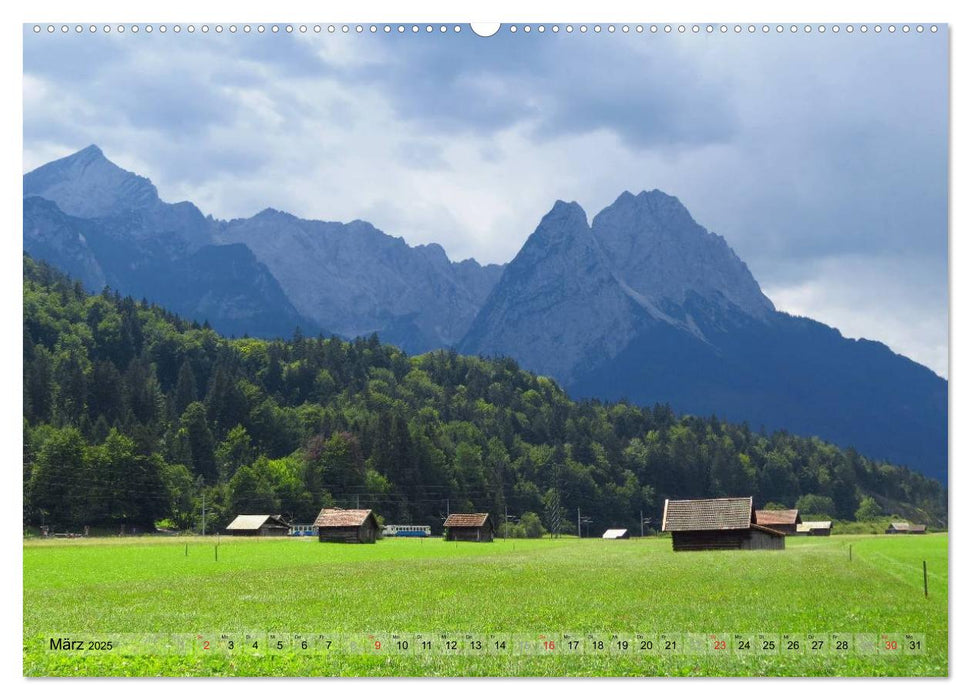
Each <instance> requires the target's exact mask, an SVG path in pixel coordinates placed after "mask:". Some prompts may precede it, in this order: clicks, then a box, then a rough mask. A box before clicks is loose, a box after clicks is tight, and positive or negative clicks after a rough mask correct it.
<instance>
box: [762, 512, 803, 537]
mask: <svg viewBox="0 0 971 700" xmlns="http://www.w3.org/2000/svg"><path fill="white" fill-rule="evenodd" d="M755 522H756V524H758V525H762V526H764V527H767V528H770V529H772V530H775V531H776V532H781V533H782V534H784V535H795V534H796V527H797V526H798V525H799V524H800V523H802V518H800V517H799V511H798V510H797V509H795V508H791V509H788V510H757V511H755Z"/></svg>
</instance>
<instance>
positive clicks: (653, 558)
mask: <svg viewBox="0 0 971 700" xmlns="http://www.w3.org/2000/svg"><path fill="white" fill-rule="evenodd" d="M186 544H188V556H186V554H185V546H186ZM786 544H787V548H786V550H785V551H781V552H779V551H756V552H697V553H692V552H687V553H678V554H675V553H673V552H672V551H671V543H670V540H667V539H662V538H647V539H644V540H629V541H610V542H605V541H601V540H576V539H562V540H556V541H550V540H542V541H523V540H519V541H516V542H515V543H514V542H513V541H512V540H510V541H508V542H501V541H498V542H495V543H493V544H473V543H468V544H466V543H462V544H457V545H456V544H454V543H445V542H442V541H441V540H438V539H434V540H426V541H420V540H383V541H380V542H378V543H377V544H376V545H373V546H365V545H361V546H352V545H336V544H334V545H331V544H320V543H318V542H316V541H313V540H311V539H309V538H300V539H286V540H282V539H281V540H259V541H251V540H241V539H232V540H231V539H229V538H225V537H224V538H222V540H221V545H220V547H219V559H218V561H216V560H215V556H214V554H215V553H214V548H213V539H212V538H208V539H199V538H197V539H188V540H184V539H161V538H152V539H149V538H143V539H125V540H121V539H116V540H108V539H103V540H85V541H80V542H79V541H73V542H69V541H63V540H62V541H50V540H47V541H26V542H25V544H24V550H23V555H24V674H25V675H28V676H75V675H98V676H103V675H126V676H128V675H135V676H141V675H153V676H154V675H182V676H210V675H229V676H232V675H266V676H321V675H323V676H329V675H351V676H359V675H375V676H377V675H381V676H427V675H501V676H509V675H512V676H574V675H581V676H615V675H637V676H657V675H703V676H724V675H729V676H734V675H742V676H753V675H758V676H763V675H786V676H792V675H796V676H806V675H809V676H818V675H823V676H940V675H947V672H948V665H947V663H948V654H947V649H948V647H947V644H948V636H947V630H948V622H947V620H948V617H947V611H948V607H947V593H948V588H947V536H946V535H927V536H924V537H907V536H842V537H836V536H834V537H830V538H790V539H789V540H788V541H787V543H786ZM851 544H852V545H853V560H852V561H850V560H849V557H848V548H849V545H851ZM925 560H926V561H927V566H928V572H929V593H930V595H929V597H928V598H926V599H925V598H924V594H923V578H922V569H921V563H922V561H925ZM250 630H254V631H261V630H265V631H280V632H338V633H341V632H343V633H348V634H349V633H361V632H378V631H380V632H432V633H438V632H476V633H488V632H494V633H518V634H533V633H560V632H577V633H586V632H596V633H604V632H608V633H609V632H623V633H631V632H683V633H726V632H737V633H746V634H748V633H798V634H805V633H828V632H840V633H884V632H887V633H902V632H913V633H921V634H924V635H926V651H925V652H924V653H922V654H893V655H889V656H883V655H857V654H854V655H848V656H846V655H843V656H839V655H827V656H813V655H809V654H791V655H788V654H787V655H783V654H774V655H747V656H741V655H730V656H726V655H716V654H708V655H695V654H692V655H679V654H674V655H658V654H654V655H638V654H628V655H621V654H600V655H597V654H583V655H572V656H571V655H568V654H556V655H547V656H530V655H509V654H504V655H482V656H440V655H421V654H413V655H408V656H395V655H380V656H379V655H361V654H331V655H326V656H315V655H306V654H300V653H293V652H289V653H283V654H266V655H264V654H260V653H253V654H246V655H243V654H236V655H200V654H196V655H181V654H180V655H167V656H166V655H147V654H146V655H130V656H129V655H119V654H106V655H103V656H96V655H72V654H61V653H53V652H49V651H47V650H46V649H47V646H48V642H49V638H50V636H51V635H59V634H68V633H79V632H84V633H87V634H89V635H100V637H101V638H110V635H111V634H112V633H115V634H118V633H192V632H199V633H207V634H209V633H215V632H240V631H250Z"/></svg>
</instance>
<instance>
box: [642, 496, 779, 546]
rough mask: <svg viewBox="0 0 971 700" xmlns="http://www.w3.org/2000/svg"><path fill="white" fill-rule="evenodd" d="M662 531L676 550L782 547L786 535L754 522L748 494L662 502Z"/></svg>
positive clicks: (750, 499) (753, 513) (753, 510)
mask: <svg viewBox="0 0 971 700" xmlns="http://www.w3.org/2000/svg"><path fill="white" fill-rule="evenodd" d="M661 530H662V531H663V532H670V533H671V544H672V547H673V548H674V551H675V552H688V551H698V550H708V549H785V547H786V537H785V535H784V534H782V533H781V532H779V531H777V530H774V529H772V528H768V527H765V526H764V525H759V524H758V523H756V522H755V509H754V508H753V507H752V498H751V496H749V497H746V498H704V499H698V500H691V501H672V500H665V501H664V518H663V519H662V521H661Z"/></svg>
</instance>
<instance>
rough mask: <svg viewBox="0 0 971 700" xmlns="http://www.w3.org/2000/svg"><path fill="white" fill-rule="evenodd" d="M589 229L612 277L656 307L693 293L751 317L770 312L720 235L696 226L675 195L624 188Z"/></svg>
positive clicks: (766, 301) (678, 303)
mask: <svg viewBox="0 0 971 700" xmlns="http://www.w3.org/2000/svg"><path fill="white" fill-rule="evenodd" d="M592 230H593V234H594V236H595V238H596V240H597V242H598V243H599V245H600V248H601V249H602V251H603V253H604V255H605V256H606V257H607V259H608V260H609V261H610V265H611V268H612V269H613V270H614V272H615V274H616V275H617V276H618V278H619V279H620V280H622V281H623V283H624V284H626V285H627V286H629V287H630V288H631V289H632V290H633V291H634V292H636V293H637V294H638V295H640V296H642V297H644V298H647V299H650V300H652V301H653V302H656V303H659V304H660V305H661V306H670V305H672V304H673V305H676V306H681V305H683V304H684V303H685V301H686V299H687V298H688V297H689V295H692V294H695V295H699V296H701V297H703V298H706V299H709V300H711V301H714V302H715V303H716V304H717V305H719V306H730V307H734V308H735V309H737V310H739V311H741V312H743V313H745V314H746V315H749V316H753V317H756V318H764V317H765V316H766V315H767V314H770V313H771V312H772V311H774V307H773V305H772V302H771V301H769V299H768V298H767V297H766V296H765V295H764V294H762V290H761V289H760V288H759V285H758V283H757V282H756V281H755V278H754V277H752V274H751V272H749V269H748V267H747V266H746V265H745V263H743V262H742V261H741V260H740V259H739V258H738V256H737V255H735V252H734V251H733V250H732V249H731V248H730V247H729V246H728V244H727V243H726V242H725V239H723V238H722V237H721V236H718V235H717V234H714V233H710V232H709V231H707V230H706V229H705V228H704V227H703V226H701V225H700V224H698V223H697V222H696V221H695V220H694V219H693V218H692V217H691V214H690V213H689V212H688V210H687V208H685V206H684V205H683V204H682V203H681V201H680V200H679V199H678V198H677V197H672V196H671V195H668V194H666V193H664V192H662V191H660V190H651V191H649V192H648V191H643V192H641V193H640V194H638V195H636V196H634V195H632V194H631V193H630V192H624V193H623V194H621V195H620V197H618V198H617V199H616V200H615V201H614V203H613V204H611V205H610V206H609V207H607V208H606V209H604V210H603V211H601V212H600V213H599V214H597V216H595V217H594V219H593V224H592Z"/></svg>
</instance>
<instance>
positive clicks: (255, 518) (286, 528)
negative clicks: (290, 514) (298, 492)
mask: <svg viewBox="0 0 971 700" xmlns="http://www.w3.org/2000/svg"><path fill="white" fill-rule="evenodd" d="M224 532H225V533H226V534H227V535H236V536H244V537H285V536H286V535H289V534H290V525H289V523H287V521H286V520H284V519H283V517H282V516H279V515H237V516H236V518H235V519H234V520H233V522H231V523H229V525H228V526H227V527H226V529H225V530H224Z"/></svg>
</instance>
